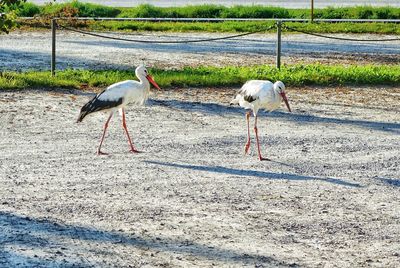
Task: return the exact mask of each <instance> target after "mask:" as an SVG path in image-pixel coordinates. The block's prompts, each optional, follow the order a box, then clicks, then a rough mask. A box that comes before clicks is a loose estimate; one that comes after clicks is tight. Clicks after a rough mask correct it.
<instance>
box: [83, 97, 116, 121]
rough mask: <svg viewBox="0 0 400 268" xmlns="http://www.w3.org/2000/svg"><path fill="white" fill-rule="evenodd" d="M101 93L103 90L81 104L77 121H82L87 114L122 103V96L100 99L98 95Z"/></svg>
mask: <svg viewBox="0 0 400 268" xmlns="http://www.w3.org/2000/svg"><path fill="white" fill-rule="evenodd" d="M103 93H104V91H103V92H101V93H99V94H98V95H96V96H95V97H94V98H93V99H92V100H90V101H89V102H88V103H86V104H85V105H83V107H82V108H81V112H80V114H79V117H78V120H77V122H82V120H83V118H85V117H86V116H87V115H88V114H91V113H94V112H98V111H102V110H106V109H111V108H114V107H117V106H118V105H120V104H122V102H123V100H124V99H123V98H119V99H116V100H102V99H101V98H100V96H101V94H103Z"/></svg>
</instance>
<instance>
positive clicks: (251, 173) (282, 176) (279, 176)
mask: <svg viewBox="0 0 400 268" xmlns="http://www.w3.org/2000/svg"><path fill="white" fill-rule="evenodd" d="M144 162H145V163H148V164H153V165H160V166H167V167H174V168H183V169H191V170H196V171H205V172H213V173H223V174H229V175H236V176H247V177H257V178H262V179H271V180H291V181H309V180H317V181H322V182H329V183H333V184H338V185H342V186H350V187H362V186H361V185H360V184H358V183H352V182H347V181H344V180H341V179H336V178H329V177H326V178H322V177H313V176H307V175H298V174H289V173H274V172H267V171H259V170H248V169H236V168H228V167H222V166H202V165H191V164H177V163H169V162H160V161H152V160H145V161H144Z"/></svg>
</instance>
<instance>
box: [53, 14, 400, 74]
mask: <svg viewBox="0 0 400 268" xmlns="http://www.w3.org/2000/svg"><path fill="white" fill-rule="evenodd" d="M73 19H74V20H78V21H79V20H92V21H145V22H224V21H273V22H274V25H273V26H271V27H267V28H265V29H262V30H258V31H253V32H247V33H242V34H236V35H231V36H226V37H220V38H206V39H194V40H175V41H151V40H139V39H127V38H118V37H110V36H107V35H104V34H100V33H95V32H88V31H83V30H79V29H76V28H71V27H67V26H62V25H58V23H57V21H58V20H65V18H54V19H52V21H51V31H52V55H51V74H52V75H53V76H54V74H55V70H56V34H57V33H56V30H57V28H58V27H60V28H62V29H65V30H69V31H74V32H78V33H82V34H87V35H91V36H96V37H99V38H106V39H113V40H119V41H127V42H141V43H169V44H171V43H195V42H209V41H216V40H222V39H231V38H236V37H241V36H246V35H251V34H254V33H259V32H264V31H267V30H270V29H272V28H274V27H276V68H278V69H279V68H280V67H281V55H282V29H287V30H291V31H295V32H301V33H304V34H308V35H313V36H318V37H322V38H329V39H336V40H344V41H352V42H384V41H399V40H400V37H399V38H389V39H356V38H343V37H335V36H329V35H323V34H319V33H313V32H308V31H302V30H299V29H295V28H293V27H288V26H286V25H284V23H285V22H309V20H307V19H243V18H242V19H241V18H235V19H233V18H232V19H230V18H227V19H218V18H73ZM313 22H316V23H318V22H325V23H343V22H352V23H372V22H379V23H400V20H395V19H385V20H372V19H314V20H313Z"/></svg>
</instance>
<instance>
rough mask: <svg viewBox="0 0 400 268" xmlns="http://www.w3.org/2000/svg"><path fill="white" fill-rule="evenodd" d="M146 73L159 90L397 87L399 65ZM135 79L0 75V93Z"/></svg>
mask: <svg viewBox="0 0 400 268" xmlns="http://www.w3.org/2000/svg"><path fill="white" fill-rule="evenodd" d="M150 72H151V73H152V74H153V76H154V77H155V80H156V81H157V83H158V84H159V85H160V86H161V87H162V88H174V87H227V86H239V85H241V84H243V83H244V82H246V81H247V80H250V79H267V80H271V81H276V80H282V81H284V82H285V84H287V86H289V87H290V86H295V87H299V86H305V85H320V86H341V85H398V84H399V83H400V65H391V66H386V65H363V66H358V65H350V66H342V65H335V66H326V65H321V64H313V65H299V64H298V65H287V66H283V67H282V68H281V70H278V69H276V68H274V67H272V66H252V67H197V68H192V67H186V68H183V69H179V70H163V69H157V68H153V69H150ZM127 79H136V78H135V75H134V71H133V70H124V71H120V70H102V71H94V70H73V69H69V70H64V71H58V72H57V75H56V76H55V77H51V75H50V72H46V71H41V72H36V71H28V72H21V73H19V72H0V89H23V88H81V87H82V85H84V86H85V87H86V86H89V87H106V86H108V85H110V84H113V83H115V82H118V81H123V80H127Z"/></svg>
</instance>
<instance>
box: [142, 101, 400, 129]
mask: <svg viewBox="0 0 400 268" xmlns="http://www.w3.org/2000/svg"><path fill="white" fill-rule="evenodd" d="M148 103H149V104H150V105H154V106H163V107H167V108H173V109H181V110H183V111H186V112H200V113H204V114H209V115H216V116H225V115H229V114H231V115H243V116H244V114H245V112H244V110H243V108H241V107H238V106H227V105H222V104H218V103H205V102H197V101H194V102H193V101H181V100H154V99H152V100H149V102H148ZM259 115H261V116H265V115H267V117H272V118H282V119H285V120H288V121H294V122H297V123H302V124H304V123H310V124H312V123H327V124H340V125H353V126H357V127H364V128H369V129H373V130H378V131H385V132H392V133H400V124H399V123H386V122H375V121H364V120H352V119H341V118H333V117H321V116H316V115H309V114H296V113H289V112H280V111H273V112H266V111H260V112H259Z"/></svg>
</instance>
